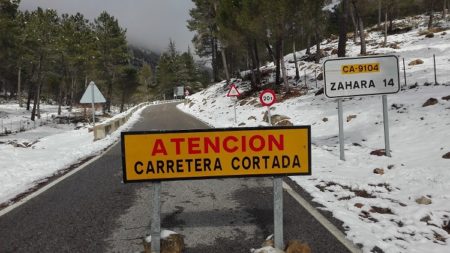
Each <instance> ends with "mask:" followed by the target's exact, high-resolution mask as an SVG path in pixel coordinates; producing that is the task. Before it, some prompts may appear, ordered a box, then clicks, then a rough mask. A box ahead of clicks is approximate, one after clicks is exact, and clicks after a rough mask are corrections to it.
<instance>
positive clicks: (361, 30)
mask: <svg viewBox="0 0 450 253" xmlns="http://www.w3.org/2000/svg"><path fill="white" fill-rule="evenodd" d="M359 38H360V40H361V55H366V54H367V51H366V36H365V33H364V23H363V20H362V18H361V17H359Z"/></svg>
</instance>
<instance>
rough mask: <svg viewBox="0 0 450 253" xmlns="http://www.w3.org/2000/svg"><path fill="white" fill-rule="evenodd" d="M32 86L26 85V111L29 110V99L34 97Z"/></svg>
mask: <svg viewBox="0 0 450 253" xmlns="http://www.w3.org/2000/svg"><path fill="white" fill-rule="evenodd" d="M33 86H34V85H33V84H31V83H30V84H29V85H28V98H27V111H29V110H30V104H31V97H32V96H33V95H34V94H33V93H34V92H33Z"/></svg>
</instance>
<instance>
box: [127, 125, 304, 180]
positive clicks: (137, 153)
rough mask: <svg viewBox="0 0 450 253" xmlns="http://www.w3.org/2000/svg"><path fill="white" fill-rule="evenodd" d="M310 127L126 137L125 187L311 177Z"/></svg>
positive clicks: (213, 130) (137, 134)
mask: <svg viewBox="0 0 450 253" xmlns="http://www.w3.org/2000/svg"><path fill="white" fill-rule="evenodd" d="M310 129H311V128H310V126H294V127H282V128H239V129H212V130H188V131H153V132H123V133H122V136H121V141H122V163H123V173H124V174H123V177H124V182H135V181H149V180H174V179H194V178H212V177H232V176H264V175H310V174H311V133H310Z"/></svg>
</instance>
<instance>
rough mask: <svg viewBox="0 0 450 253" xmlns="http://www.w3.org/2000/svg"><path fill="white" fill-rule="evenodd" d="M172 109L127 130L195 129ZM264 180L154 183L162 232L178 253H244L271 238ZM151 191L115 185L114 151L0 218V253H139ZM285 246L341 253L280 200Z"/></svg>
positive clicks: (159, 109) (118, 178)
mask: <svg viewBox="0 0 450 253" xmlns="http://www.w3.org/2000/svg"><path fill="white" fill-rule="evenodd" d="M199 128H207V126H206V125H205V124H203V123H202V122H200V121H198V120H195V119H194V118H192V117H190V116H188V115H186V114H183V113H182V112H180V111H178V110H177V109H176V108H175V106H174V104H164V105H158V106H151V107H149V108H148V109H146V110H145V111H144V112H143V114H142V118H141V120H140V121H139V122H138V123H136V125H135V126H134V127H133V129H132V130H151V129H167V130H174V129H199ZM272 196H273V195H272V179H271V178H261V177H259V178H233V179H208V180H184V181H170V182H163V183H162V196H161V202H162V228H164V229H170V230H173V231H176V232H178V233H180V234H182V235H184V237H185V243H186V246H187V248H186V251H185V253H203V252H205V253H211V252H213V253H225V252H226V253H229V252H236V253H240V252H249V249H250V248H259V247H260V245H261V243H262V242H263V241H264V239H265V238H266V237H267V236H268V235H270V234H272V230H273V211H272ZM151 197H152V191H151V184H150V183H138V184H123V183H122V169H121V151H120V145H118V144H116V145H115V146H114V147H112V148H111V149H110V150H109V151H108V152H106V153H105V154H104V155H103V156H102V157H101V158H100V159H98V160H96V161H95V162H93V163H91V164H89V165H88V166H86V167H85V168H84V169H82V170H80V171H79V172H77V173H75V174H74V175H72V176H70V177H68V178H67V179H65V180H63V181H62V182H60V183H59V184H57V185H55V186H54V187H52V188H50V189H49V190H47V191H46V192H44V193H43V194H41V195H39V196H37V197H35V198H33V199H32V200H30V201H28V202H27V203H25V204H23V205H22V206H20V207H18V208H16V209H14V210H13V211H11V212H9V213H7V214H6V215H4V216H2V217H0V252H1V253H6V252H140V251H142V250H143V247H142V238H143V237H144V236H146V235H148V234H149V232H150V217H151V210H152V207H151ZM284 227H285V228H284V233H285V240H286V241H287V240H290V239H299V240H302V241H304V242H307V243H308V244H309V245H310V246H311V248H312V252H320V253H326V252H333V253H339V252H348V250H347V249H346V248H345V247H344V246H343V245H342V244H340V243H339V242H338V241H337V240H336V239H335V238H334V237H333V236H332V235H331V234H330V233H329V232H328V231H327V230H326V229H324V228H323V227H322V226H321V225H320V224H319V223H318V222H317V221H316V220H315V219H314V218H313V217H312V216H311V215H309V214H308V213H307V212H306V211H305V210H304V209H303V208H302V207H301V206H300V205H299V204H298V203H297V202H296V201H295V200H294V199H293V198H292V197H291V196H290V195H289V194H287V193H286V192H285V193H284Z"/></svg>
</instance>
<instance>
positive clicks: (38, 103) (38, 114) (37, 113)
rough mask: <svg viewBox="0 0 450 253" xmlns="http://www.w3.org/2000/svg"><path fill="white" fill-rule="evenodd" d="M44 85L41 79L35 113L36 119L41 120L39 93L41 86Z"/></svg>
mask: <svg viewBox="0 0 450 253" xmlns="http://www.w3.org/2000/svg"><path fill="white" fill-rule="evenodd" d="M43 85H44V81H43V80H42V78H41V81H40V84H39V89H38V92H39V96H38V98H37V111H36V116H37V117H38V119H40V118H41V91H42V86H43Z"/></svg>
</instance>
